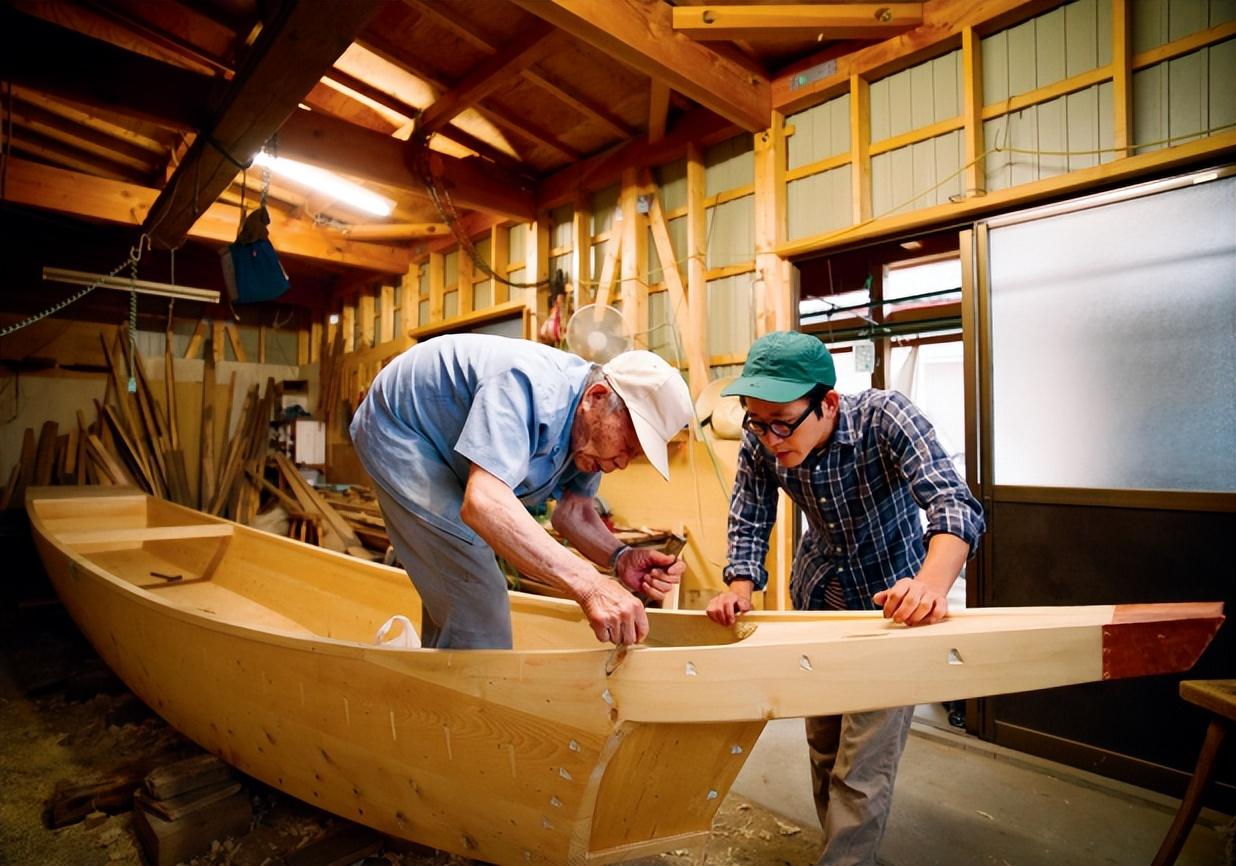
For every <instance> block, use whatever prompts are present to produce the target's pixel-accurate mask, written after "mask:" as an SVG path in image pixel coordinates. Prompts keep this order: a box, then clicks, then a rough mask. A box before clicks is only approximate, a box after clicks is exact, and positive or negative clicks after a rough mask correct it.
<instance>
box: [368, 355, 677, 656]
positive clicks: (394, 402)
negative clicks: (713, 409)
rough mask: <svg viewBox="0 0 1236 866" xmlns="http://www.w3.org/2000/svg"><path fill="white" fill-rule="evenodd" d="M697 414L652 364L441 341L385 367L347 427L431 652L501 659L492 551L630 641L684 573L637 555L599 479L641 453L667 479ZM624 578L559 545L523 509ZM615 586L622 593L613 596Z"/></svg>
mask: <svg viewBox="0 0 1236 866" xmlns="http://www.w3.org/2000/svg"><path fill="white" fill-rule="evenodd" d="M690 418H691V398H690V395H689V393H688V391H687V388H686V385H685V384H684V383H683V380H682V377H681V376H680V375H679V374H678V372H677V371H676V370H674V369H673V368H672V367H670V366H669V365H668V364H667V363H665V361H664V360H662V359H661V358H659V357H658V356H656V355H654V354H652V353H651V352H644V351H635V352H626V353H624V354H622V355H619V356H618V357H617V358H615V359H613V360H612V361H610V362H609V363H607V364H605V365H604V366H597V365H595V364H592V363H590V362H588V361H585V360H583V359H582V358H580V357H578V356H576V355H572V354H568V353H566V352H562V351H559V350H557V349H552V348H549V347H547V346H542V345H540V344H538V343H533V342H529V341H526V340H512V339H507V338H505V337H496V336H486V335H473V334H467V335H459V336H444V337H438V338H436V339H433V340H429V341H427V342H425V343H420V344H418V345H416V346H413V347H412V348H411V349H409V350H408V351H406V352H404V353H403V354H402V355H400V356H399V357H398V358H396V359H395V360H394V361H392V362H391V363H390V364H388V365H387V366H386V367H385V368H384V369H383V370H382V372H381V373H379V374H378V376H377V378H376V379H374V381H373V385H372V386H371V387H370V389H369V394H368V395H367V396H366V398H365V400H364V402H363V403H362V404H361V406H360V409H359V410H358V411H357V413H356V416H355V417H354V418H353V419H352V428H351V429H352V441H353V443H354V444H355V446H356V452H357V454H358V455H359V457H360V459H361V463H362V464H363V465H364V466H365V469H366V470H367V471H368V472H369V474H370V475H371V476H372V477H373V479H374V481H375V482H376V483H377V495H378V502H379V503H380V504H381V506H382V513H383V515H384V516H385V518H386V528H387V533H388V534H389V536H390V539H391V544H392V546H394V548H395V552H396V553H397V554H398V555H399V559H400V561H401V562H402V563H403V565H404V567H405V568H406V569H407V571H408V575H409V577H411V579H412V582H413V584H415V586H416V589H417V591H418V592H419V593H420V596H421V600H422V601H423V603H424V611H423V616H422V631H423V633H422V635H421V641H422V644H423V645H424V646H428V647H439V648H452V649H481V648H509V647H510V646H511V617H510V605H509V602H508V599H507V594H506V581H505V579H504V578H503V576H502V573H501V572H500V571H499V569H498V566H497V563H496V561H495V559H494V552H495V551H496V552H497V553H498V554H500V555H501V556H502V557H503V558H504V559H506V560H507V561H508V562H510V563H512V564H513V565H514V566H515V567H516V568H518V569H519V570H520V571H521V572H523V573H525V574H527V575H530V576H532V577H535V578H537V579H539V580H541V581H543V582H545V583H549V584H551V585H553V586H557V587H559V588H561V589H563V590H564V591H565V592H566V593H568V594H569V595H570V596H571V597H572V598H574V599H575V600H576V601H577V602H578V603H579V606H580V607H581V608H582V609H583V611H584V614H585V615H586V616H587V618H588V623H589V625H591V626H592V630H593V631H594V632H595V633H596V636H597V639H598V640H601V641H610V642H612V643H615V644H631V643H638V642H639V641H641V640H643V639H644V637H645V635H646V634H647V632H648V618H647V616H646V615H645V613H644V607H643V604H642V603H641V601H640V600H639V599H638V598H636V597H635V596H634V595H633V594H632V593H633V592H634V591H637V590H638V591H642V592H644V593H645V594H647V595H649V596H651V597H652V598H657V599H659V598H661V597H663V596H664V595H665V593H666V592H667V591H669V589H670V588H671V586H672V585H673V584H674V583H676V582H677V581H678V579H679V575H681V574H682V571H683V568H684V566H683V564H682V563H681V562H677V561H676V560H675V558H674V557H670V556H667V555H664V554H661V553H659V552H657V551H651V550H643V549H635V548H630V547H627V546H626V545H624V544H623V543H622V542H621V541H619V540H618V539H617V538H616V537H615V536H614V535H613V534H612V533H611V532H610V531H609V530H608V529H606V527H605V524H604V523H603V522H602V521H601V518H600V516H599V515H598V514H597V511H596V508H595V507H594V506H593V496H594V495H595V494H596V490H597V487H598V486H599V485H600V481H601V473H602V472H612V471H613V470H615V469H623V468H625V467H626V466H627V464H628V463H629V462H630V461H631V460H634V459H635V458H636V457H639V456H640V455H641V454H643V455H644V456H645V457H647V458H648V460H649V462H650V463H652V465H653V466H655V467H656V468H657V471H658V472H660V473H661V475H663V476H664V477H665V478H667V479H668V478H669V457H668V453H667V449H666V443H667V442H668V441H669V440H670V439H671V438H672V437H673V436H674V435H675V434H677V433H678V431H679V430H681V429H682V428H683V427H684V426H686V424H687V422H688V421H689V420H690ZM551 497H552V498H554V499H556V500H557V504H556V507H555V508H554V511H553V526H554V528H555V529H556V530H558V532H560V533H561V534H562V535H563V537H565V538H566V539H567V540H568V541H570V542H571V543H572V544H573V545H574V546H575V547H576V548H577V549H578V550H579V551H580V552H581V553H583V554H584V555H585V556H587V557H588V559H590V560H591V561H592V562H594V563H597V564H598V565H601V564H603V565H606V566H609V567H611V568H612V569H613V571H614V573H615V575H616V576H617V577H618V578H619V581H620V583H619V582H615V581H612V580H610V579H609V578H607V577H606V576H605V575H603V574H601V573H600V572H599V571H598V570H597V569H596V568H594V567H593V566H591V565H589V564H588V563H586V562H584V561H583V560H582V559H580V558H579V557H577V556H575V555H574V554H572V553H571V552H570V551H568V550H566V548H564V547H562V546H561V545H559V544H557V543H556V542H554V540H553V539H551V538H550V537H549V535H548V534H547V533H545V532H544V531H543V530H542V529H541V527H540V526H539V525H538V524H537V523H536V521H535V520H533V519H532V517H531V516H530V515H529V514H528V512H527V510H526V508H525V506H528V505H539V504H541V503H543V502H545V501H546V500H547V499H549V498H551ZM620 584H621V585H620Z"/></svg>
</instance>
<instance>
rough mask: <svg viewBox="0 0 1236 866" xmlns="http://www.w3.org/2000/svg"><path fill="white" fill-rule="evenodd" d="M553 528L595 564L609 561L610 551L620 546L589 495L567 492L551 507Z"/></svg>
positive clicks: (619, 542) (606, 563)
mask: <svg viewBox="0 0 1236 866" xmlns="http://www.w3.org/2000/svg"><path fill="white" fill-rule="evenodd" d="M553 525H554V529H556V530H558V532H559V533H561V535H562V537H563V538H565V539H566V540H567V541H569V542H570V543H571V544H572V545H573V546H574V547H575V549H576V550H578V551H579V552H580V553H582V554H583V555H584V556H586V557H588V558H589V559H590V560H592V561H593V562H595V563H597V564H604V565H609V564H610V557H611V556H612V555H613V553H614V551H615V550H617V549H618V548H620V547H622V546H624V545H623V544H622V542H621V541H620V540H619V539H618V537H617V536H615V535H614V533H612V532H610V531H609V529H608V527H606V525H605V522H604V521H603V520H601V515H600V514H598V513H597V510H596V507H595V506H594V505H593V504H592V500H591V499H590V498H587V497H584V496H578V495H574V494H568V495H566V496H564V497H563V498H562V499H561V500H560V501H559V502H558V504H557V506H556V507H555V508H554V516H553Z"/></svg>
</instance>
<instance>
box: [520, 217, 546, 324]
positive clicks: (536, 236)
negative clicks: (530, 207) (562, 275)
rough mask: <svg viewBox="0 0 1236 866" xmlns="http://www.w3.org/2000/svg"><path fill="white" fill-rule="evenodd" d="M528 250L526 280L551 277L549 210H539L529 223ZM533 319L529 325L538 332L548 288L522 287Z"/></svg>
mask: <svg viewBox="0 0 1236 866" xmlns="http://www.w3.org/2000/svg"><path fill="white" fill-rule="evenodd" d="M527 244H528V246H527V250H526V251H525V253H524V282H525V283H541V282H544V281H545V280H546V279H548V278H549V212H548V211H538V212H537V215H536V220H535V221H533V222H532V223H530V224H529V225H528V240H527ZM520 292H521V294H522V295H523V300H524V303H525V304H527V306H528V312H529V314H530V315H531V319H532V321H531V322H530V323H529V327H530V328H531V331H532V333H533V334H536V333H537V331H538V329H539V328H540V326H541V319H542V318H543V317H544V316H545V314H546V312H547V311H546V309H545V305H546V299H547V298H548V294H549V293H548V289H546V288H545V287H542V288H539V289H537V288H533V289H521V290H520Z"/></svg>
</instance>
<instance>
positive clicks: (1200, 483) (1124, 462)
mask: <svg viewBox="0 0 1236 866" xmlns="http://www.w3.org/2000/svg"><path fill="white" fill-rule="evenodd" d="M974 252H975V255H974V258H973V261H974V262H975V275H976V276H977V282H978V286H977V291H975V292H973V293H972V296H971V299H970V300H971V303H972V308H971V314H972V315H973V317H974V319H975V321H976V322H977V324H978V328H977V329H976V330H977V334H976V335H975V337H976V343H975V347H976V350H975V352H974V353H973V354H972V356H971V357H972V359H973V363H974V369H975V372H976V373H977V375H976V377H975V380H976V387H975V389H974V390H973V391H972V396H973V403H974V405H975V406H976V408H977V411H978V414H979V419H980V425H979V435H978V439H979V441H978V443H977V444H978V446H979V454H980V465H979V466H978V467H977V468H978V470H979V475H980V479H981V480H980V489H981V493H982V496H983V499H984V505H985V507H986V508H987V510H988V517H989V530H988V533H987V536H986V538H985V540H984V544H983V558H982V563H981V566H982V567H981V569H979V571H980V576H979V579H978V581H977V582H976V583H977V585H976V586H975V587H974V588H972V601H974V602H977V603H980V604H983V605H1042V604H1049V605H1070V604H1107V603H1129V602H1170V601H1202V600H1220V601H1224V602H1225V603H1226V605H1227V613H1228V615H1229V617H1231V616H1233V614H1236V604H1234V603H1236V554H1234V552H1233V547H1234V544H1236V177H1233V176H1232V172H1231V171H1212V172H1207V173H1202V174H1198V175H1194V176H1190V177H1185V178H1176V179H1173V180H1170V181H1163V182H1156V183H1152V184H1144V185H1141V186H1139V187H1135V188H1130V189H1127V190H1122V191H1118V192H1114V193H1107V194H1103V195H1100V196H1093V197H1089V198H1086V199H1082V200H1077V201H1074V202H1070V203H1067V204H1065V205H1057V206H1052V207H1049V208H1040V209H1036V210H1034V211H1028V212H1024V213H1021V214H1015V215H1011V216H1005V217H1001V218H999V219H992V220H989V221H987V222H984V223H980V224H979V225H978V226H976V229H975V233H974ZM1232 632H1233V624H1232V623H1230V622H1229V623H1228V624H1227V625H1226V626H1225V627H1224V628H1223V629H1222V630H1221V631H1220V633H1219V635H1218V637H1217V638H1216V640H1215V641H1214V642H1213V644H1212V645H1211V647H1210V648H1209V650H1208V651H1207V652H1206V654H1205V655H1204V656H1203V658H1202V660H1201V661H1200V663H1199V664H1198V665H1197V667H1196V668H1195V669H1194V670H1193V671H1192V672H1190V673H1189V674H1187V675H1186V677H1188V678H1233V677H1236V663H1234V661H1233V651H1234V647H1236V641H1233V637H1232ZM1180 679H1181V677H1179V676H1158V677H1151V678H1144V679H1137V680H1130V681H1122V682H1110V683H1098V684H1093V685H1087V686H1077V687H1070V688H1064V689H1053V690H1050V691H1045V692H1036V693H1029V694H1021V695H1011V696H1007V697H1000V698H993V699H991V700H988V701H985V702H983V703H982V706H981V707H980V722H979V725H980V730H981V733H983V734H984V735H985V736H986V737H988V738H989V739H994V740H995V741H996V742H997V743H1001V744H1004V745H1008V746H1011V747H1013V748H1017V749H1021V750H1024V751H1028V752H1033V753H1037V754H1041V755H1044V756H1047V757H1050V758H1053V759H1056V760H1061V761H1065V762H1067V763H1071V764H1074V765H1076V766H1080V767H1083V768H1086V769H1089V770H1093V771H1096V772H1100V773H1103V774H1105V775H1109V776H1114V777H1117V778H1123V779H1125V780H1127V781H1132V782H1135V783H1138V784H1142V785H1146V786H1150V787H1155V788H1158V789H1160V790H1165V791H1168V792H1173V793H1176V794H1179V792H1180V791H1181V790H1183V784H1184V781H1185V780H1186V778H1187V775H1188V773H1189V772H1190V771H1191V769H1192V764H1193V761H1194V758H1195V757H1196V754H1197V749H1198V746H1199V744H1200V742H1201V736H1202V730H1203V720H1202V716H1201V714H1200V713H1197V712H1196V711H1193V710H1192V708H1191V707H1190V706H1189V705H1187V704H1184V703H1183V702H1182V701H1181V700H1180V698H1179V696H1178V693H1177V684H1178V682H1179V680H1180ZM1225 761H1226V762H1225V764H1224V765H1223V766H1222V767H1221V768H1220V772H1219V778H1220V780H1221V782H1223V785H1221V786H1220V794H1219V799H1218V800H1217V801H1216V802H1218V803H1220V804H1226V805H1227V806H1228V808H1229V810H1230V807H1231V805H1232V803H1233V800H1234V798H1233V796H1232V795H1233V792H1234V791H1236V788H1233V787H1232V784H1233V783H1234V782H1236V772H1234V767H1236V754H1234V753H1233V752H1232V750H1228V752H1227V754H1226V756H1225Z"/></svg>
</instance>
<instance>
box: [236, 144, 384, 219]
mask: <svg viewBox="0 0 1236 866" xmlns="http://www.w3.org/2000/svg"><path fill="white" fill-rule="evenodd" d="M253 164H254V165H260V166H262V167H263V168H269V169H270V170H271V171H273V172H275V173H277V174H281V175H283V176H284V177H286V178H289V179H290V180H294V181H296V182H298V183H303V184H304V185H305V186H307V187H311V188H313V189H315V190H317V191H318V192H322V193H326V194H327V195H329V196H330V197H331V198H333V199H335V201H338V202H342V203H343V204H346V205H351V206H352V207H354V208H357V209H358V210H363V211H365V212H366V213H371V214H374V215H375V216H390V215H391V212H392V211H393V210H394V209H395V203H394V202H392V201H391V200H390V199H387V198H383V197H382V196H380V195H378V194H377V193H374V192H370V191H369V190H367V189H365V188H364V187H363V186H360V185H358V184H355V183H352V182H351V181H347V180H344V179H343V178H341V177H340V176H339V175H337V174H335V173H334V172H331V171H327V170H326V169H323V168H318V167H317V166H316V165H309V164H307V163H303V162H297V161H296V160H294V159H285V158H284V157H282V156H271V155H270V154H268V153H266V151H261V152H259V153H258V155H257V156H255V157H253Z"/></svg>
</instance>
